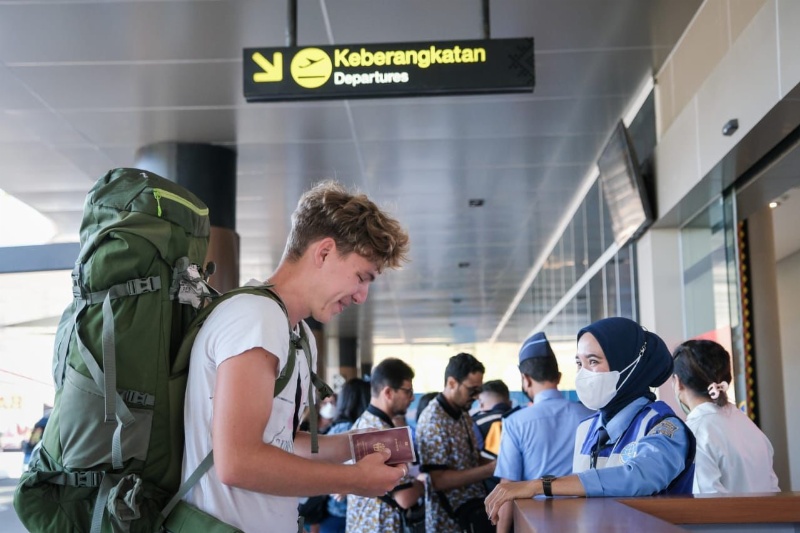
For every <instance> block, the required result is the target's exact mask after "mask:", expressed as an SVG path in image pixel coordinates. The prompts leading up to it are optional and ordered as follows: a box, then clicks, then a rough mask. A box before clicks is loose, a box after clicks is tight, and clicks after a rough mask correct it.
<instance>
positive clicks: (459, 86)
mask: <svg viewBox="0 0 800 533" xmlns="http://www.w3.org/2000/svg"><path fill="white" fill-rule="evenodd" d="M534 81H535V76H534V66H533V39H491V40H471V41H440V42H423V43H420V42H416V43H383V44H363V45H362V44H349V45H336V46H309V47H290V48H245V49H244V96H245V98H246V99H247V101H248V102H263V101H275V100H300V99H323V98H365V97H376V96H419V95H444V94H476V93H497V92H523V91H528V92H529V91H532V90H533V86H534Z"/></svg>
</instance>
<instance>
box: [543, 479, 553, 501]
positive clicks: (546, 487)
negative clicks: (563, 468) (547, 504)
mask: <svg viewBox="0 0 800 533" xmlns="http://www.w3.org/2000/svg"><path fill="white" fill-rule="evenodd" d="M554 479H556V476H551V475H550V474H545V475H543V476H542V493H544V495H545V496H547V497H548V498H552V497H553V480H554Z"/></svg>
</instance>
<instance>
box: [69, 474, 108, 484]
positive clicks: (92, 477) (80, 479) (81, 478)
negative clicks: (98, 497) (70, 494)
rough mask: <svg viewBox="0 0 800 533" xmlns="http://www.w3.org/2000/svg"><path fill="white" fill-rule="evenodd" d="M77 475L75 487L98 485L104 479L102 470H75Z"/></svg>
mask: <svg viewBox="0 0 800 533" xmlns="http://www.w3.org/2000/svg"><path fill="white" fill-rule="evenodd" d="M73 474H74V475H75V483H74V485H73V486H75V487H98V486H100V483H101V482H102V481H103V473H102V472H94V471H88V472H73Z"/></svg>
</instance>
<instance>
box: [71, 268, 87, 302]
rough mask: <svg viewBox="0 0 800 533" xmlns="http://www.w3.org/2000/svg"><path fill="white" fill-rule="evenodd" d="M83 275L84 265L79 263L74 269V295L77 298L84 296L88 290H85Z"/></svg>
mask: <svg viewBox="0 0 800 533" xmlns="http://www.w3.org/2000/svg"><path fill="white" fill-rule="evenodd" d="M82 276H83V265H82V264H80V263H79V264H77V265H75V268H73V269H72V296H73V297H75V298H84V297H85V295H86V291H85V290H84V286H83V282H82V281H81V278H82Z"/></svg>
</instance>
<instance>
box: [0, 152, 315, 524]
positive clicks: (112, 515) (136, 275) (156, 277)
mask: <svg viewBox="0 0 800 533" xmlns="http://www.w3.org/2000/svg"><path fill="white" fill-rule="evenodd" d="M209 232H210V225H209V219H208V209H207V208H206V206H205V205H204V204H203V203H202V202H201V201H200V200H199V199H198V198H197V197H196V196H194V195H193V194H192V193H190V192H189V191H187V190H186V189H184V188H183V187H181V186H179V185H177V184H175V183H173V182H171V181H168V180H166V179H163V178H161V177H159V176H157V175H155V174H152V173H150V172H146V171H143V170H139V169H130V168H129V169H114V170H112V171H110V172H108V173H107V174H106V175H105V176H104V177H103V178H101V179H100V180H98V181H97V183H96V184H95V186H94V187H93V188H92V190H91V191H90V192H89V195H88V196H87V199H86V204H85V206H84V216H83V222H82V224H81V251H80V254H79V256H78V260H77V262H76V265H75V269H74V270H73V275H72V279H73V294H74V296H75V298H74V301H73V303H72V304H70V306H68V308H67V309H66V311H65V312H64V314H63V316H62V318H61V322H60V323H59V326H58V330H57V334H56V342H55V350H54V356H53V378H54V381H55V386H56V398H55V405H54V408H53V411H52V414H51V415H50V420H49V422H48V424H47V427H46V429H45V432H44V435H43V437H42V441H41V445H40V447H39V449H38V453H37V454H34V457H33V458H32V460H31V467H30V470H29V471H28V472H26V473H24V474H23V476H22V477H21V479H20V481H19V484H18V486H17V490H16V492H15V495H14V507H15V509H16V511H17V514H18V515H19V517H20V520H21V521H22V523H23V525H25V527H26V528H28V530H29V531H33V532H53V533H67V532H72V531H76V532H91V533H101V532H102V533H108V532H115V533H116V532H123V531H124V532H130V533H139V532H143V533H144V532H146V533H152V532H154V531H158V530H159V529H160V527H161V524H162V522H163V520H164V517H165V515H166V514H167V513H168V512H169V510H171V509H172V506H173V505H174V504H175V503H176V501H177V499H178V498H179V497H180V495H183V494H184V493H185V492H186V491H187V490H188V489H189V488H190V487H191V484H190V483H188V482H187V483H186V484H185V486H184V487H180V489H181V490H180V492H178V490H179V486H180V480H181V463H182V457H183V444H184V438H183V404H184V393H185V390H186V380H187V376H188V368H189V355H190V353H191V346H192V343H193V341H194V338H195V337H196V335H197V332H198V331H199V328H200V326H201V325H202V323H203V321H204V320H205V318H206V317H207V316H208V315H209V314H210V313H211V311H212V310H213V308H214V307H216V305H217V304H218V303H220V302H221V301H223V300H225V299H227V298H229V297H232V296H235V295H237V294H243V293H249V294H259V295H263V296H266V297H270V298H273V299H274V300H275V301H277V302H278V303H279V304H280V305H281V307H282V308H283V309H284V311H285V310H286V309H285V307H284V306H283V303H282V302H281V301H280V299H279V298H278V296H277V295H276V294H275V293H274V292H273V291H272V290H271V289H270V288H269V287H268V286H262V287H242V288H240V289H235V290H234V291H230V292H228V293H226V294H225V295H221V296H220V295H218V294H216V293H215V291H213V289H211V288H210V287H208V285H207V284H206V283H205V280H204V278H203V271H202V268H201V265H202V264H203V261H204V260H205V255H206V249H207V247H208V238H209ZM209 299H210V300H212V303H211V304H209V305H205V307H203V305H204V303H206V302H207V301H208V300H209ZM200 308H202V310H199V309H200ZM287 327H289V329H290V333H291V335H292V342H291V343H290V345H291V347H292V348H291V353H290V354H289V358H288V363H287V365H286V367H285V368H283V369H282V370H281V376H280V377H279V379H278V382H277V383H276V386H275V391H276V392H275V395H276V396H277V395H278V393H279V392H280V391H281V390H282V389H283V388H284V387H285V386H286V383H287V382H288V378H289V377H290V376H291V375H292V372H293V369H294V364H295V353H296V350H297V349H298V348H305V349H304V350H303V351H304V352H305V353H306V356H307V357H308V358H309V363H310V351H309V350H308V346H307V343H306V339H305V337H304V336H297V335H294V333H292V332H291V327H290V326H289V321H288V318H287ZM300 331H301V333H304V328H303V327H301V328H300ZM309 368H311V365H310V364H309ZM312 379H314V381H315V385H317V387H318V388H322V387H323V384H322V383H321V382H320V381H319V380H318V378H316V376H315V375H313V374H312ZM311 395H312V391H311V388H309V397H310V401H309V403H310V405H312V406H313V399H312V398H311ZM313 418H314V417H313V416H312V419H313ZM313 429H314V428H312V430H313ZM312 432H313V431H312ZM314 437H315V435H314ZM212 461H213V459H212V457H211V454H209V457H207V458H206V460H205V461H204V462H203V465H202V466H201V468H199V469H198V472H196V473H195V474H196V475H195V476H193V480H192V481H194V480H196V479H197V478H199V477H200V476H201V475H202V473H203V472H205V471H206V470H207V469H208V468H209V467H210V466H211V464H212ZM176 493H178V495H177V496H176ZM173 497H174V498H173ZM171 500H172V501H171ZM168 504H169V505H168Z"/></svg>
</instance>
